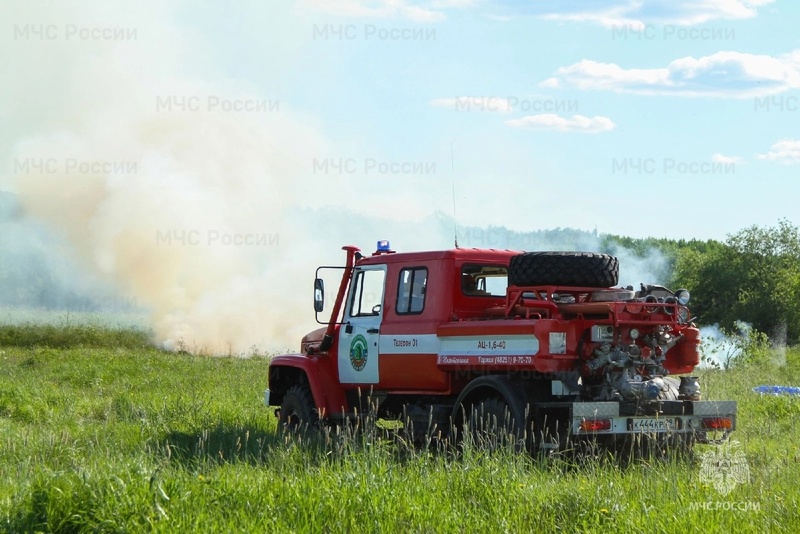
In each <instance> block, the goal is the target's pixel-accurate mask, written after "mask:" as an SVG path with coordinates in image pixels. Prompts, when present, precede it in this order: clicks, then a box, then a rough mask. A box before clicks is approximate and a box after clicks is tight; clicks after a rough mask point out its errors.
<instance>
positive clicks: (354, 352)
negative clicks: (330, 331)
mask: <svg viewBox="0 0 800 534" xmlns="http://www.w3.org/2000/svg"><path fill="white" fill-rule="evenodd" d="M385 284H386V266H385V265H367V266H364V267H357V268H356V269H355V270H354V271H353V281H352V283H351V284H350V294H349V295H348V297H347V305H346V307H345V313H344V324H343V325H342V326H341V328H340V329H339V347H338V348H339V350H338V353H339V362H338V363H339V381H340V382H342V383H343V384H377V383H378V381H379V373H378V347H379V346H380V328H381V319H382V318H383V313H384V310H383V296H384V287H385Z"/></svg>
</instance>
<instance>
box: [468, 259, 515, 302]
mask: <svg viewBox="0 0 800 534" xmlns="http://www.w3.org/2000/svg"><path fill="white" fill-rule="evenodd" d="M507 287H508V268H507V267H505V266H503V265H479V264H467V265H464V266H463V267H462V268H461V292H462V294H464V295H465V296H468V297H505V296H506V288H507Z"/></svg>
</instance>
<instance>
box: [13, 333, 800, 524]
mask: <svg viewBox="0 0 800 534" xmlns="http://www.w3.org/2000/svg"><path fill="white" fill-rule="evenodd" d="M267 364H268V360H267V359H266V358H260V357H256V358H250V359H240V358H208V357H197V356H191V355H188V354H176V353H168V352H162V351H158V350H155V349H154V348H152V347H151V346H150V344H149V341H148V336H147V334H146V333H145V332H142V331H138V330H131V329H129V328H122V327H120V328H116V329H115V328H104V327H99V326H97V325H94V326H80V325H62V326H61V327H58V325H56V326H53V325H51V326H33V325H25V324H21V325H13V326H0V369H2V372H0V531H7V532H36V531H43V532H140V531H143V532H290V531H291V532H306V531H307V532H328V531H329V532H553V531H563V532H573V531H578V532H581V531H582V532H590V531H591V532H596V531H599V529H603V530H606V531H608V532H647V533H648V534H649V533H653V532H697V531H702V532H796V530H797V525H800V487H799V485H798V483H797V481H798V480H800V427H799V426H798V423H797V420H798V417H800V399H799V398H792V397H772V396H760V395H758V394H756V393H753V392H752V390H751V389H752V387H753V386H757V385H761V384H782V385H800V350H797V349H795V350H790V351H789V352H788V353H787V356H786V364H785V365H783V366H780V367H779V366H771V367H767V368H742V369H734V370H731V371H725V372H723V371H711V370H708V371H704V372H703V373H702V381H703V386H704V395H705V396H706V398H712V399H735V400H737V401H739V429H738V430H737V431H736V432H735V433H734V438H733V439H734V440H736V441H738V442H739V448H738V449H736V450H740V451H742V452H743V453H744V458H745V459H746V465H747V467H748V469H749V478H748V479H747V480H744V481H742V482H741V483H739V484H736V485H735V487H733V489H732V491H730V493H728V494H727V495H723V494H722V493H721V492H720V491H719V490H718V489H717V488H716V486H715V485H714V484H712V483H711V481H709V480H707V479H703V478H702V477H701V460H702V458H703V454H705V453H706V452H707V451H709V450H711V448H710V447H708V446H703V447H698V448H697V450H696V452H695V455H694V457H693V458H690V459H680V458H676V459H671V460H659V461H649V462H648V461H637V462H634V463H633V464H632V465H627V466H625V467H622V466H620V465H618V464H615V463H614V462H610V461H607V460H605V459H592V460H587V461H585V462H581V463H580V464H578V463H576V462H575V461H574V460H570V459H569V458H568V457H564V458H555V459H547V460H540V459H533V458H531V457H530V456H528V455H525V454H515V453H513V452H510V451H507V450H496V451H492V452H489V451H485V450H476V449H471V448H467V449H466V450H464V451H460V452H454V451H450V452H444V453H443V452H436V451H428V450H419V449H413V448H411V447H408V446H406V445H405V444H404V442H402V441H401V440H399V439H392V438H390V437H384V436H383V435H382V432H381V431H377V430H374V431H367V432H363V433H360V434H358V435H356V436H353V435H347V436H336V435H333V436H329V439H328V440H327V441H325V440H323V439H318V440H312V441H310V442H308V443H304V442H302V441H298V440H296V439H288V438H282V437H280V436H279V435H277V433H276V421H275V418H274V416H273V415H272V413H271V411H270V410H268V409H267V408H266V407H264V406H263V404H262V394H263V390H264V388H265V387H266V371H267Z"/></svg>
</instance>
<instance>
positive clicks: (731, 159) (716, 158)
mask: <svg viewBox="0 0 800 534" xmlns="http://www.w3.org/2000/svg"><path fill="white" fill-rule="evenodd" d="M711 161H713V162H714V163H725V164H733V165H741V164H743V163H746V162H745V160H744V158H740V157H739V156H723V155H722V154H720V153H719V152H717V153H716V154H714V155H712V156H711Z"/></svg>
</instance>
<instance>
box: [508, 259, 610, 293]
mask: <svg viewBox="0 0 800 534" xmlns="http://www.w3.org/2000/svg"><path fill="white" fill-rule="evenodd" d="M618 282H619V261H618V260H617V258H615V257H614V256H609V255H608V254H596V253H592V252H524V253H522V254H518V255H516V256H514V257H512V258H511V262H510V264H509V266H508V283H509V284H510V285H515V286H548V285H554V286H574V287H611V286H615V285H617V283H618Z"/></svg>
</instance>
